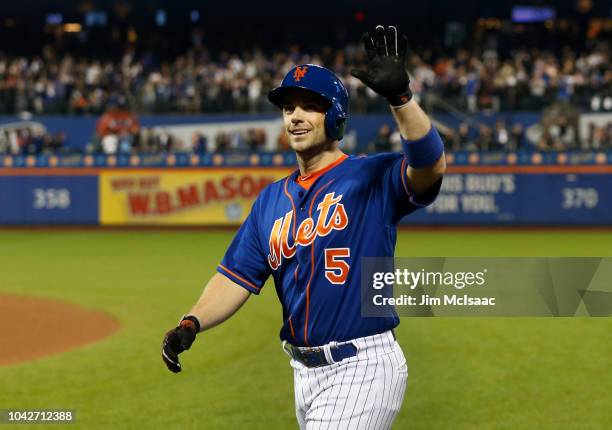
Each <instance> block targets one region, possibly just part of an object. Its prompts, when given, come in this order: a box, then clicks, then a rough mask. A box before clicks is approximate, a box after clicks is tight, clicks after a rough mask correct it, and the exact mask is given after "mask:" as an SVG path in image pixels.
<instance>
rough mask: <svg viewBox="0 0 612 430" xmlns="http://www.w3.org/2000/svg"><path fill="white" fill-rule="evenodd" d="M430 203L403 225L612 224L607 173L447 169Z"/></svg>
mask: <svg viewBox="0 0 612 430" xmlns="http://www.w3.org/2000/svg"><path fill="white" fill-rule="evenodd" d="M443 184H444V185H443V187H442V190H441V192H440V195H439V196H438V199H437V200H436V202H434V204H433V205H431V206H429V207H427V208H425V209H420V210H419V211H417V212H415V213H414V214H412V215H410V216H408V217H406V218H404V219H403V220H402V223H403V224H447V225H513V224H537V225H543V224H548V225H550V224H555V225H583V226H589V225H612V199H611V198H610V196H611V195H612V192H611V191H610V190H611V189H612V174H609V173H608V174H605V173H604V174H593V173H580V174H568V173H536V174H533V173H521V174H516V173H491V174H481V173H462V174H453V173H450V174H447V175H445V177H444V182H443Z"/></svg>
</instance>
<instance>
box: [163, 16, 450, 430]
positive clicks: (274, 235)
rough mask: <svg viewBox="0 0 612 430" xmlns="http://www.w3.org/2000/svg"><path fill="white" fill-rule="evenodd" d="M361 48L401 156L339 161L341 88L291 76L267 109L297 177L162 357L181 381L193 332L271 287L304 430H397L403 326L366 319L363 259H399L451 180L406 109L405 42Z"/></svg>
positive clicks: (433, 140)
mask: <svg viewBox="0 0 612 430" xmlns="http://www.w3.org/2000/svg"><path fill="white" fill-rule="evenodd" d="M363 43H364V44H365V49H366V52H367V59H368V64H367V66H368V67H367V70H353V71H352V74H353V76H355V77H356V78H358V79H360V80H361V81H363V82H364V83H365V84H366V85H367V86H368V87H370V88H371V89H372V90H374V91H375V92H377V93H378V94H380V95H381V96H384V97H386V98H387V100H388V101H389V103H390V105H391V111H392V113H393V116H394V118H395V120H396V122H397V125H398V126H399V129H400V132H401V135H402V138H403V152H402V153H387V154H376V155H372V156H366V157H356V156H348V155H346V154H344V153H343V152H342V147H341V145H340V143H339V141H340V140H341V139H342V135H343V133H344V129H345V123H346V116H347V112H348V93H347V91H346V89H345V87H344V85H343V84H342V82H341V81H340V79H339V78H338V77H337V76H335V75H334V74H333V73H332V72H331V71H329V70H327V69H325V68H323V67H320V66H317V65H313V64H304V65H299V66H296V67H294V68H293V69H292V70H291V71H290V72H289V73H288V74H287V75H286V76H285V78H284V79H283V81H282V83H281V85H280V86H279V87H277V88H274V89H273V90H272V91H271V92H270V93H269V95H268V98H269V100H270V101H271V102H272V103H273V104H275V105H276V106H278V107H279V108H280V109H281V110H282V115H283V121H284V127H285V131H286V133H287V136H288V139H289V143H290V145H291V148H292V149H293V150H294V151H295V152H296V155H297V160H298V165H299V168H298V169H297V170H296V171H295V172H293V173H292V174H291V175H289V176H287V177H286V178H284V179H282V180H280V181H278V182H275V183H273V184H271V185H270V186H268V187H267V188H265V189H264V190H263V191H262V192H261V194H260V195H259V197H258V198H257V200H256V201H255V203H254V204H253V207H252V210H251V213H250V214H249V216H248V217H247V219H246V220H245V222H244V223H243V224H242V226H241V228H240V230H239V231H238V233H237V234H236V236H235V237H234V239H233V241H232V243H231V244H230V246H229V248H228V250H227V252H226V254H225V256H224V257H223V260H222V261H221V263H220V264H219V266H218V268H217V272H218V273H217V274H215V275H214V276H213V277H212V279H211V280H210V281H209V283H208V285H207V286H206V288H205V289H204V292H203V293H202V296H201V297H200V299H199V300H198V302H197V303H196V305H195V306H194V307H193V308H192V309H191V311H190V313H189V314H188V315H186V316H185V317H183V319H182V320H181V322H180V324H179V326H178V327H176V328H175V329H173V330H171V331H169V332H168V333H167V334H166V337H165V339H164V342H163V347H162V357H163V360H164V362H165V363H166V365H167V366H168V368H169V369H170V370H171V371H173V372H180V371H181V365H180V363H179V359H178V354H180V353H181V352H183V351H184V350H187V349H189V347H190V346H191V344H192V342H193V341H194V340H195V338H196V333H199V332H201V331H206V330H209V329H210V328H211V327H214V326H215V325H217V324H220V323H221V322H223V321H225V320H226V319H228V318H229V317H230V316H231V315H233V314H234V313H235V312H236V311H237V310H238V309H239V308H240V307H241V306H242V304H244V302H245V301H246V300H247V299H248V298H249V297H250V295H251V294H259V292H260V291H261V289H262V288H263V286H264V283H265V282H266V280H267V279H268V277H269V276H272V277H273V278H274V284H275V286H276V292H277V294H278V297H279V299H280V302H281V304H282V307H283V316H282V317H283V320H282V328H281V331H280V338H281V341H282V344H283V347H284V349H285V351H286V352H287V354H288V355H289V356H290V357H291V366H292V367H293V369H294V388H295V406H296V415H297V419H298V422H299V425H300V428H302V429H308V430H311V429H319V428H321V429H329V428H333V429H336V428H337V429H351V430H353V429H387V428H390V427H391V424H392V423H393V420H394V419H395V417H396V415H397V413H398V411H399V409H400V407H401V404H402V401H403V397H404V391H405V388H406V380H407V377H408V371H407V366H406V360H405V358H404V355H403V353H402V350H401V348H400V347H399V345H398V343H397V342H396V340H395V335H394V332H393V329H394V327H396V326H397V325H398V324H399V318H398V317H397V314H396V313H395V311H394V310H392V311H391V313H389V315H388V316H387V317H378V318H364V317H362V315H361V291H360V280H361V279H360V278H361V274H360V260H361V258H362V257H393V254H394V248H395V242H396V224H397V223H398V221H399V220H400V219H401V218H402V217H404V216H405V215H407V214H409V213H411V212H412V211H414V210H416V209H418V208H420V207H423V206H426V205H428V204H430V203H431V202H433V200H434V199H435V197H436V196H437V194H438V191H439V189H440V185H441V181H442V179H441V178H442V175H443V173H444V170H445V161H444V148H443V145H442V142H441V140H440V136H439V135H438V132H437V131H436V130H435V129H434V128H433V127H432V125H431V123H430V121H429V119H428V117H427V115H426V114H425V113H424V112H423V111H422V110H421V109H420V107H419V106H418V105H417V103H416V102H415V101H414V100H412V93H411V91H410V88H409V85H408V84H409V79H408V75H407V73H406V70H405V67H404V63H405V59H404V56H405V52H406V49H407V39H406V37H405V36H402V37H398V34H397V30H396V28H395V27H392V26H390V27H387V28H384V27H383V26H378V27H376V30H375V33H374V34H373V35H372V36H370V35H369V34H368V33H366V34H364V36H363Z"/></svg>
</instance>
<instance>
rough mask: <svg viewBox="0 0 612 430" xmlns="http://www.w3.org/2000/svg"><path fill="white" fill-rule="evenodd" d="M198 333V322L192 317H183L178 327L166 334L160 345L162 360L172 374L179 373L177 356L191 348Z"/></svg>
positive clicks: (179, 364) (179, 366)
mask: <svg viewBox="0 0 612 430" xmlns="http://www.w3.org/2000/svg"><path fill="white" fill-rule="evenodd" d="M199 332H200V322H199V321H198V319H197V318H196V317H194V316H193V315H187V316H185V317H183V319H182V320H181V322H180V323H179V325H178V326H177V327H176V328H174V329H172V330H170V331H169V332H167V333H166V336H165V337H164V341H163V343H162V360H164V363H166V366H167V367H168V369H169V370H170V371H172V372H174V373H178V372H180V371H181V363H179V358H178V355H179V354H180V353H181V352H183V351H186V350H188V349H189V348H191V344H192V343H193V341H194V340H195V338H196V334H197V333H199Z"/></svg>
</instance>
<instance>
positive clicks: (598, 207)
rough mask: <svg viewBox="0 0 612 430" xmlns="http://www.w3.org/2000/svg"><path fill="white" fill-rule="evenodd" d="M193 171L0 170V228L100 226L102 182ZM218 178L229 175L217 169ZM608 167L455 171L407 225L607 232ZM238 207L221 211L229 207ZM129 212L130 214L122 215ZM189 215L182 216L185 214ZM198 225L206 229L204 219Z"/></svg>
mask: <svg viewBox="0 0 612 430" xmlns="http://www.w3.org/2000/svg"><path fill="white" fill-rule="evenodd" d="M207 170H208V169H207V168H200V167H198V168H193V169H177V168H174V169H172V168H162V169H159V168H157V169H120V168H116V169H98V168H55V169H53V168H46V169H40V168H30V169H28V168H12V169H0V224H2V225H31V224H32V225H33V224H45V225H48V224H63V225H67V224H94V225H95V224H99V223H100V205H102V204H103V203H102V202H100V197H99V196H100V179H99V178H100V175H101V174H102V173H103V172H109V171H114V172H124V174H123V173H122V175H123V176H125V177H130V175H131V174H132V175H134V174H136V173H138V172H143V171H144V172H152V173H151V174H154V175H163V174H164V172H178V171H180V172H190V173H191V174H192V175H193V172H194V171H198V172H206V171H207ZM213 170H215V171H219V170H226V171H227V172H228V173H229V174H233V173H234V171H233V170H232V168H231V167H218V168H216V169H213ZM610 190H612V166H609V165H600V166H593V165H591V166H539V167H538V166H489V167H487V166H473V167H470V166H455V167H451V168H450V169H449V172H448V173H447V175H445V178H444V182H443V187H442V191H441V193H440V196H439V197H438V199H437V200H436V202H435V203H434V204H433V205H432V206H429V207H427V208H424V209H420V210H418V211H417V212H415V213H413V214H411V215H409V216H407V217H406V218H404V219H403V220H402V224H407V225H411V224H412V225H475V226H478V225H574V226H579V225H581V226H591V225H599V226H606V225H608V226H609V225H612V199H611V198H610V197H611V196H612V192H611V191H610ZM235 203H236V202H235V201H233V200H231V199H230V200H227V201H226V202H224V203H223V204H225V205H227V207H228V208H229V207H230V206H232V205H235ZM126 210H127V209H126ZM187 210H191V209H185V211H187ZM198 225H206V219H202V222H201V223H198Z"/></svg>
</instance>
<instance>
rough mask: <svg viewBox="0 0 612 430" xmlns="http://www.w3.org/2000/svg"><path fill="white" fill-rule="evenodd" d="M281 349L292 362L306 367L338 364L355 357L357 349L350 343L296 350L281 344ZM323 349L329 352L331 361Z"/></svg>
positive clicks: (293, 347)
mask: <svg viewBox="0 0 612 430" xmlns="http://www.w3.org/2000/svg"><path fill="white" fill-rule="evenodd" d="M283 349H284V350H285V351H286V352H287V353H288V354H289V355H290V356H291V357H292V358H293V359H294V360H296V361H299V362H300V363H302V364H303V365H304V366H306V367H322V366H329V365H330V364H333V363H338V362H339V361H342V360H344V359H346V358H350V357H354V356H356V355H357V347H356V346H355V345H354V344H353V343H351V342H348V343H343V344H341V345H334V344H331V345H328V346H320V347H314V348H298V347H295V346H293V345H291V344H289V343H286V342H285V343H283ZM325 349H328V350H329V355H331V358H332V360H333V361H329V360H328V358H327V356H326V354H325Z"/></svg>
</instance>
